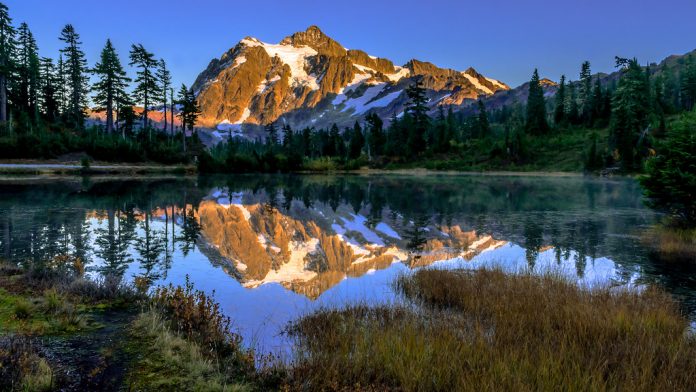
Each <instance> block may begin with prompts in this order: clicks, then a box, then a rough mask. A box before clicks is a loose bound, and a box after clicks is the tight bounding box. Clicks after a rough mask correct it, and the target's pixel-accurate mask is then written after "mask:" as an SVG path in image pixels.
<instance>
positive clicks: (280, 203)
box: [0, 175, 696, 349]
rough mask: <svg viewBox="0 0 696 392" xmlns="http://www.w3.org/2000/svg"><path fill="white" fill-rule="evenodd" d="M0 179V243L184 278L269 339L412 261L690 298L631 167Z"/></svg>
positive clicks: (27, 255) (146, 276)
mask: <svg viewBox="0 0 696 392" xmlns="http://www.w3.org/2000/svg"><path fill="white" fill-rule="evenodd" d="M0 193H1V194H2V197H1V198H0V257H2V258H4V259H8V260H14V261H16V262H18V263H21V264H28V263H46V262H48V261H50V260H51V259H53V258H55V257H56V256H59V255H62V254H65V253H69V254H70V255H72V256H74V257H80V258H81V259H83V260H84V261H85V264H86V266H87V271H88V273H89V274H92V275H94V276H101V275H116V276H121V277H122V278H123V279H124V280H126V281H128V282H138V283H139V284H146V285H148V286H150V287H154V286H157V285H162V284H169V283H172V284H175V285H176V284H182V283H183V282H185V280H186V279H187V277H188V278H189V279H190V280H191V282H193V284H194V285H195V286H196V287H197V288H199V289H202V290H204V291H206V292H208V293H213V292H214V293H215V294H214V295H215V298H216V300H218V301H219V302H220V304H221V307H222V309H223V310H224V311H225V312H226V313H227V314H228V315H229V316H230V317H231V318H232V320H233V322H234V324H235V326H236V327H237V328H239V329H240V332H241V333H242V334H243V335H244V336H245V337H248V338H249V339H250V340H249V341H250V342H254V344H261V345H264V346H269V347H265V348H268V349H273V347H275V346H277V345H282V344H281V343H279V341H278V339H279V338H278V336H279V331H280V330H282V327H283V326H284V325H286V323H287V322H288V321H291V320H293V319H295V318H296V317H298V316H299V315H301V314H305V313H307V312H309V311H311V310H312V309H316V308H318V307H336V306H343V305H345V304H348V303H354V302H356V301H358V302H369V303H384V302H393V301H400V300H401V299H400V296H399V295H398V294H397V293H396V292H395V290H394V288H393V285H392V284H393V280H394V278H395V277H396V276H398V275H399V274H403V273H409V271H412V270H413V269H416V268H480V267H481V266H496V267H499V268H503V269H506V270H509V271H519V270H527V269H531V270H533V271H539V272H541V271H545V270H548V269H553V270H556V271H559V272H561V273H563V274H566V275H567V276H568V277H569V278H571V279H575V280H577V281H578V282H581V283H582V284H610V285H617V286H621V285H640V284H643V283H644V282H654V283H658V284H660V285H662V286H664V287H665V288H667V289H668V290H669V291H670V292H672V293H673V294H675V295H676V296H677V297H678V298H681V299H682V302H683V304H684V306H685V309H686V310H687V311H692V312H693V311H694V310H695V309H696V306H695V304H696V300H695V298H696V296H695V295H694V293H695V292H696V282H694V281H693V279H692V278H689V277H690V276H696V274H694V273H693V271H680V270H675V267H674V266H671V267H670V266H664V265H661V264H659V263H657V262H655V261H653V260H651V259H650V257H649V254H648V253H647V251H646V250H645V248H644V247H643V246H642V244H641V241H640V237H639V236H640V233H641V231H642V229H643V228H646V227H648V226H649V225H651V224H652V223H653V222H654V221H655V219H656V217H655V215H654V214H653V213H652V212H651V211H650V210H648V209H647V208H645V207H644V206H643V202H642V199H641V195H640V189H639V186H638V185H637V184H636V183H635V182H634V181H632V180H597V179H585V178H580V177H571V178H550V177H547V178H540V177H485V176H448V175H443V176H432V175H429V176H423V177H420V176H394V175H390V176H336V177H331V178H329V177H322V176H317V177H313V176H280V175H267V176H236V177H225V178H205V177H200V178H195V179H193V178H171V179H143V180H108V181H99V180H94V181H93V182H84V181H83V180H74V181H72V180H60V181H55V180H53V181H50V182H36V181H33V180H24V181H19V182H17V181H15V182H3V183H2V184H0ZM271 346H272V347H271Z"/></svg>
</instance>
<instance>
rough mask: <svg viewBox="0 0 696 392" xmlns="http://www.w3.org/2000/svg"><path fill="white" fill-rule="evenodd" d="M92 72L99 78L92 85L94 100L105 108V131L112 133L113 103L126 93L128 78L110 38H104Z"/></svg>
mask: <svg viewBox="0 0 696 392" xmlns="http://www.w3.org/2000/svg"><path fill="white" fill-rule="evenodd" d="M92 73H94V74H95V75H97V77H98V78H99V80H98V81H97V83H96V84H95V85H94V87H93V89H94V91H96V95H95V96H94V102H95V103H96V104H98V105H99V106H100V107H101V108H103V109H104V110H106V132H107V133H112V132H113V131H114V109H115V108H114V105H115V102H116V99H117V98H118V97H123V96H125V95H126V92H125V88H126V87H127V85H128V82H129V81H130V79H129V78H128V77H127V76H126V71H124V70H123V67H122V66H121V60H119V58H118V55H117V54H116V50H115V49H114V47H113V45H112V44H111V40H106V45H105V46H104V49H102V52H101V56H100V59H99V62H98V63H97V64H96V65H95V66H94V69H93V70H92Z"/></svg>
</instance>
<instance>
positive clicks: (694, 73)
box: [679, 56, 696, 110]
mask: <svg viewBox="0 0 696 392" xmlns="http://www.w3.org/2000/svg"><path fill="white" fill-rule="evenodd" d="M679 84H680V87H681V88H680V90H681V104H682V109H684V110H691V109H692V108H693V107H694V104H696V62H694V59H693V57H692V56H689V57H687V59H686V63H685V65H684V69H683V70H682V72H681V74H680V78H679Z"/></svg>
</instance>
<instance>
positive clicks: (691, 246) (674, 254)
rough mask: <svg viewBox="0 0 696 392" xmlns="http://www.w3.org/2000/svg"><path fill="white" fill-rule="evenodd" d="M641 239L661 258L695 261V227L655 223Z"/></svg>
mask: <svg viewBox="0 0 696 392" xmlns="http://www.w3.org/2000/svg"><path fill="white" fill-rule="evenodd" d="M641 240H642V241H643V243H645V244H646V245H648V246H649V247H650V248H651V249H652V250H653V252H654V253H655V254H656V255H657V256H658V257H659V258H660V259H661V260H665V261H678V262H679V261H687V262H693V263H696V229H684V228H679V227H674V226H663V225H657V226H655V227H652V228H650V229H649V230H646V231H645V232H644V233H643V234H642V235H641Z"/></svg>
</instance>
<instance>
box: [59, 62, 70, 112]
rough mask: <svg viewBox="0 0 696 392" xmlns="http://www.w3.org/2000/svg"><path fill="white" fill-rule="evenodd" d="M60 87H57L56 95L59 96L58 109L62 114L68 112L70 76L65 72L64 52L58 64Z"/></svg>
mask: <svg viewBox="0 0 696 392" xmlns="http://www.w3.org/2000/svg"><path fill="white" fill-rule="evenodd" d="M56 72H57V75H56V76H57V77H56V81H57V82H58V87H57V88H56V90H57V93H56V96H57V98H58V111H59V112H60V114H61V115H63V114H64V113H65V112H66V109H67V107H68V92H67V91H68V89H67V85H68V77H67V75H66V74H65V61H63V54H62V53H61V54H60V55H59V56H58V65H57V66H56Z"/></svg>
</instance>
